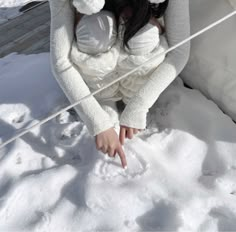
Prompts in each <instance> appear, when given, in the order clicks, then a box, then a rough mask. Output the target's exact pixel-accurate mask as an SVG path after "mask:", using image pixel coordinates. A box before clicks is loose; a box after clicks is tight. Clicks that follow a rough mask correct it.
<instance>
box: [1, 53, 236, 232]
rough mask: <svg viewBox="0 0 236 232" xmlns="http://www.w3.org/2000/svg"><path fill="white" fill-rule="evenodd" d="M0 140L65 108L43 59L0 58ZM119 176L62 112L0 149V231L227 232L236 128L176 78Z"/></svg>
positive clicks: (235, 186)
mask: <svg viewBox="0 0 236 232" xmlns="http://www.w3.org/2000/svg"><path fill="white" fill-rule="evenodd" d="M0 70H1V75H0V138H1V139H0V140H2V141H5V140H6V139H7V138H10V137H11V136H13V135H14V134H15V133H16V132H17V130H19V129H21V128H24V127H28V126H29V125H32V124H34V123H36V122H38V121H39V120H40V119H43V118H45V117H46V116H47V115H50V114H51V113H53V112H56V111H57V110H59V109H61V108H63V107H65V106H67V105H68V101H67V99H66V97H65V96H64V94H63V93H62V91H61V89H60V88H59V86H58V85H57V83H56V81H55V79H54V77H53V76H52V73H51V71H50V64H49V53H41V54H37V55H35V54H33V55H18V54H17V53H12V54H10V55H8V56H6V57H4V58H2V59H0ZM148 122H149V124H148V129H147V130H146V131H143V132H140V133H139V134H136V135H135V137H134V138H133V139H131V140H130V139H126V142H125V144H124V146H123V148H124V151H125V154H126V157H127V162H128V169H127V170H126V171H125V170H123V169H122V168H121V165H120V160H119V158H118V156H116V158H115V159H114V160H113V159H111V158H109V157H108V156H106V155H104V154H103V153H102V152H100V151H97V149H96V146H95V142H94V138H93V137H91V136H90V135H89V134H88V131H87V128H86V126H85V125H84V124H83V123H82V122H81V120H80V119H79V118H78V117H75V115H73V114H72V113H69V112H66V113H63V114H61V115H60V116H58V117H56V118H55V119H53V120H51V121H50V122H48V123H47V124H45V125H43V126H40V127H39V128H35V129H34V130H33V131H31V132H30V133H29V134H27V135H25V136H23V137H22V138H21V139H19V140H17V141H15V142H13V143H11V144H9V145H7V146H6V147H5V148H3V149H1V150H0V231H1V232H3V231H7V232H8V231H47V232H48V231H53V232H54V231H95V230H99V231H107V230H118V231H166V230H171V231H188V232H189V231H236V182H235V180H236V159H235V152H236V125H235V123H234V122H233V121H232V120H231V119H230V118H229V117H228V116H227V115H225V114H224V113H222V111H221V110H220V109H219V108H218V107H217V105H216V104H215V103H213V102H212V101H210V100H208V99H206V98H205V97H204V96H203V95H202V94H201V93H200V92H199V91H197V90H192V89H189V88H186V87H184V86H183V83H182V80H181V79H180V78H177V79H176V80H175V81H174V82H173V83H172V84H171V85H170V86H169V87H168V88H167V89H166V90H165V92H164V93H163V94H162V95H161V96H160V98H159V99H158V101H157V102H156V103H155V104H154V105H153V107H152V108H151V110H150V112H149V114H148Z"/></svg>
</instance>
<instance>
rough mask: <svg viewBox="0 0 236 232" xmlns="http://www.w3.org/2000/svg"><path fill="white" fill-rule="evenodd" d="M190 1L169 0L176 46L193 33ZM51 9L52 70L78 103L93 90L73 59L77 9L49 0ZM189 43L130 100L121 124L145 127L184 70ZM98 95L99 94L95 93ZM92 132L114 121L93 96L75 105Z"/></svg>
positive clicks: (169, 32) (170, 34)
mask: <svg viewBox="0 0 236 232" xmlns="http://www.w3.org/2000/svg"><path fill="white" fill-rule="evenodd" d="M188 1H189V0H170V2H169V6H168V9H167V11H166V13H165V16H164V20H165V28H166V37H167V41H168V45H169V46H173V45H175V44H177V43H178V42H180V41H182V40H184V39H185V38H187V37H188V36H189V35H190V21H189V2H188ZM49 3H50V10H51V33H50V60H51V67H52V72H53V74H54V76H55V78H56V80H57V81H58V83H59V85H60V86H61V88H62V89H63V91H64V93H65V94H66V96H67V97H68V99H69V100H70V102H72V103H73V102H75V101H78V100H79V99H81V98H82V97H84V96H86V95H88V94H90V93H91V91H90V88H89V87H88V85H87V84H86V82H85V79H84V76H83V77H82V76H81V75H82V74H81V73H80V72H79V71H78V68H77V67H76V65H75V64H74V62H73V61H72V60H71V51H72V47H73V46H72V45H73V41H74V17H75V14H74V13H75V9H74V7H73V6H72V4H71V1H70V0H49ZM189 50H190V43H187V44H185V45H182V46H181V47H179V48H178V49H176V50H173V51H172V52H170V53H169V54H167V56H166V58H165V59H164V61H163V62H162V63H161V64H160V65H159V66H158V68H157V69H156V70H155V71H154V72H152V73H151V74H150V76H149V78H148V81H146V82H145V84H144V85H143V86H141V88H139V90H138V91H137V92H136V93H135V94H134V95H133V96H132V98H131V99H130V100H129V101H128V104H127V105H126V107H125V109H124V111H123V112H122V113H121V116H120V124H121V125H125V126H128V127H132V128H139V129H144V128H145V127H146V116H147V113H148V111H149V109H150V107H151V106H152V105H153V104H154V103H155V101H156V100H157V98H158V97H159V96H160V94H161V93H162V92H163V91H164V90H165V89H166V88H167V87H168V86H169V84H170V83H171V82H172V81H173V80H174V79H175V78H176V77H177V75H178V74H179V73H180V72H181V71H182V69H183V68H184V66H185V65H186V63H187V60H188V58H189ZM95 96H96V95H95ZM75 109H76V111H77V113H78V114H79V116H80V118H81V119H82V120H83V122H84V123H85V124H86V126H87V128H88V131H89V133H90V135H93V136H95V135H97V134H99V133H101V132H103V131H105V130H107V129H108V128H111V127H114V126H115V125H114V122H113V121H112V120H111V118H110V116H109V114H108V113H107V112H106V111H105V110H104V109H103V107H102V106H101V104H100V103H99V102H98V100H97V99H96V98H95V97H94V96H92V97H90V98H89V99H86V100H84V101H82V102H81V103H80V104H78V105H77V106H76V107H75Z"/></svg>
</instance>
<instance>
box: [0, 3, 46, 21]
mask: <svg viewBox="0 0 236 232" xmlns="http://www.w3.org/2000/svg"><path fill="white" fill-rule="evenodd" d="M37 1H45V0H37ZM30 2H34V0H0V24H1V23H5V22H7V21H8V20H9V19H12V18H15V17H17V16H19V15H21V14H22V13H21V12H19V9H20V8H21V7H22V6H24V5H26V4H27V3H30Z"/></svg>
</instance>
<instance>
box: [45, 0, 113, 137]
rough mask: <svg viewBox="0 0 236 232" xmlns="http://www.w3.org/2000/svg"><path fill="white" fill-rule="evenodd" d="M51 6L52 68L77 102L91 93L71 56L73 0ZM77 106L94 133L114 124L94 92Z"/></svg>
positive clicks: (54, 0)
mask: <svg viewBox="0 0 236 232" xmlns="http://www.w3.org/2000/svg"><path fill="white" fill-rule="evenodd" d="M49 6H50V12H51V28H50V64H51V70H52V73H53V75H54V77H55V79H56V81H57V82H58V84H59V86H60V87H61V89H62V90H63V92H64V93H65V95H66V96H67V98H68V100H69V101H70V102H71V103H74V102H76V101H78V100H79V99H81V98H82V97H85V96H86V95H88V94H90V93H91V92H90V89H89V88H88V86H87V84H86V83H85V81H84V80H83V78H82V76H81V75H80V73H79V71H78V69H77V68H76V67H75V65H74V64H73V62H71V60H70V51H71V46H72V42H73V39H74V31H73V28H74V17H75V14H74V9H73V7H72V5H71V4H70V1H69V0H49ZM74 108H75V110H76V112H77V113H78V115H79V116H80V118H81V119H82V121H83V122H84V123H85V125H86V127H87V129H88V131H89V134H90V135H92V136H95V135H97V134H99V133H100V132H103V131H105V130H106V129H109V128H111V127H114V125H113V122H112V120H111V119H110V116H109V114H108V113H107V112H106V111H105V110H104V109H103V108H102V106H101V105H100V104H99V102H98V101H97V100H96V98H95V97H94V96H91V97H89V98H87V99H85V100H83V101H82V102H81V103H79V104H78V105H76V106H75V107H74Z"/></svg>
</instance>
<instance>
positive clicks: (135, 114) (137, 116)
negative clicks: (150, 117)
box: [120, 105, 148, 129]
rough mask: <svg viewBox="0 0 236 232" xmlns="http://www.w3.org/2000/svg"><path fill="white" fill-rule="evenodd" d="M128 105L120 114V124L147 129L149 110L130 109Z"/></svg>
mask: <svg viewBox="0 0 236 232" xmlns="http://www.w3.org/2000/svg"><path fill="white" fill-rule="evenodd" d="M127 106H128V105H127ZM127 106H126V108H125V109H124V111H123V112H122V113H121V115H120V125H123V126H127V127H131V128H136V129H145V128H146V118H147V113H148V110H145V109H133V110H129V109H128V108H127Z"/></svg>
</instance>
